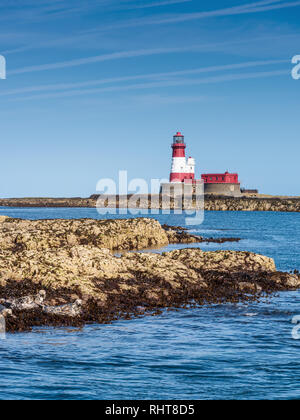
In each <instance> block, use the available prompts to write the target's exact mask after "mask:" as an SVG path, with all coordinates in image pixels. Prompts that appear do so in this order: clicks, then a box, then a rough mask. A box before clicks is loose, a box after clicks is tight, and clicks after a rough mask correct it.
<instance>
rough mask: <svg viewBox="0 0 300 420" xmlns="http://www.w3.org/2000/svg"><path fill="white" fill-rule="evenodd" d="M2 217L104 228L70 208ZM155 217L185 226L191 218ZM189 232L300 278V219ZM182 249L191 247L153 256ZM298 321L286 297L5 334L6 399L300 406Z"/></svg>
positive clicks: (93, 214) (225, 217) (298, 305)
mask: <svg viewBox="0 0 300 420" xmlns="http://www.w3.org/2000/svg"><path fill="white" fill-rule="evenodd" d="M0 215H8V216H11V217H19V218H26V219H41V218H46V219H50V218H71V219H72V218H86V217H87V218H95V219H96V218H97V219H98V218H104V216H100V215H99V214H98V213H97V211H96V210H94V209H70V208H68V209H65V208H62V209H27V208H22V209H21V208H20V209H18V208H1V209H0ZM106 217H107V218H113V217H117V218H123V217H128V216H126V215H121V216H120V215H116V216H112V215H108V216H106ZM148 217H154V218H156V219H158V220H159V221H160V222H161V223H167V224H169V225H176V226H184V225H185V215H184V214H182V215H180V214H171V215H163V214H158V215H153V216H151V215H150V216H148ZM190 230H192V231H193V232H194V233H197V234H200V235H202V236H205V237H239V238H242V240H241V241H240V242H239V243H225V244H221V245H219V244H200V245H199V246H200V248H201V249H203V250H217V249H232V250H247V251H253V252H257V253H261V254H263V255H267V256H270V257H272V258H274V259H275V261H276V265H277V268H278V269H279V270H284V271H289V270H294V269H298V270H300V252H299V250H300V214H299V213H275V212H274V213H273V212H207V213H206V214H205V220H204V223H203V224H201V225H199V226H192V227H190ZM179 247H186V245H184V246H178V245H176V246H174V245H172V246H169V247H167V248H164V249H162V250H158V249H156V250H153V252H162V251H165V250H170V249H174V248H179ZM193 247H195V244H193ZM147 252H148V251H147ZM295 315H300V292H284V293H280V294H279V295H277V296H274V297H273V298H271V299H268V300H264V301H262V302H260V303H251V304H248V305H245V304H239V305H232V304H225V305H215V306H204V307H200V308H197V309H189V310H188V309H180V310H176V311H166V312H165V313H163V314H162V315H160V316H157V317H145V318H142V319H136V320H130V321H118V322H114V323H113V324H111V325H89V326H86V327H84V328H82V329H76V328H36V329H34V331H33V332H30V333H20V334H7V335H6V339H5V340H0V399H50V400H58V399H72V400H82V399H85V400H94V399H173V400H176V399H299V398H300V340H295V339H293V338H292V329H293V328H294V327H295V325H293V324H292V322H291V321H292V318H293V317H294V316H295Z"/></svg>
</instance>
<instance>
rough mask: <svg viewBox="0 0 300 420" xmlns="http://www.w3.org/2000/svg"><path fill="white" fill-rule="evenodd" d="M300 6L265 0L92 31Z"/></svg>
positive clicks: (299, 0)
mask: <svg viewBox="0 0 300 420" xmlns="http://www.w3.org/2000/svg"><path fill="white" fill-rule="evenodd" d="M297 6H300V0H297V1H293V2H284V1H283V0H263V1H260V2H255V3H254V2H252V3H246V4H244V5H242V6H234V7H228V8H223V9H217V10H210V11H206V12H193V13H181V14H179V15H165V16H160V17H155V18H145V19H138V20H137V19H136V20H132V21H126V22H120V23H116V24H113V25H110V26H105V25H102V26H100V27H98V28H94V29H92V30H90V31H89V32H92V31H106V30H111V29H116V28H120V29H121V28H128V27H135V26H144V25H161V24H171V23H180V22H187V21H192V20H200V19H208V18H215V17H222V16H235V15H245V14H250V13H261V12H266V11H271V10H278V9H284V8H291V7H297Z"/></svg>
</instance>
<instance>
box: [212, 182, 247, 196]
mask: <svg viewBox="0 0 300 420" xmlns="http://www.w3.org/2000/svg"><path fill="white" fill-rule="evenodd" d="M204 194H216V195H226V196H228V197H241V195H242V194H241V184H231V183H211V184H210V183H206V184H204Z"/></svg>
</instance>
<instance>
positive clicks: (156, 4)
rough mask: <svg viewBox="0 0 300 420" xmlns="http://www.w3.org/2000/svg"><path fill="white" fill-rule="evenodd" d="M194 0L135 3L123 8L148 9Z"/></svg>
mask: <svg viewBox="0 0 300 420" xmlns="http://www.w3.org/2000/svg"><path fill="white" fill-rule="evenodd" d="M192 1H193V0H165V1H156V2H152V3H145V2H144V3H143V4H133V5H129V6H124V7H123V9H148V8H151V7H162V6H171V5H173V4H180V3H191V2H192Z"/></svg>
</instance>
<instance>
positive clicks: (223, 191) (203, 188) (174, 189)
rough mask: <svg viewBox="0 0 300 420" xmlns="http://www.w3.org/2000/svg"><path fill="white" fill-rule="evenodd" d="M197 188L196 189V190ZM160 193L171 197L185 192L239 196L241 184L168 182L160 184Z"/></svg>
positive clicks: (188, 193) (187, 193) (189, 193)
mask: <svg viewBox="0 0 300 420" xmlns="http://www.w3.org/2000/svg"><path fill="white" fill-rule="evenodd" d="M196 190H198V191H196ZM160 194H161V195H168V196H171V197H178V196H182V195H183V194H185V195H186V196H188V195H195V194H199V195H201V194H207V195H209V194H214V195H224V196H227V197H241V196H242V194H241V185H240V184H239V183H234V184H233V183H232V184H231V183H211V184H209V183H204V184H203V183H198V184H195V183H194V184H188V183H183V182H178V183H176V182H168V183H164V184H161V186H160Z"/></svg>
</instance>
